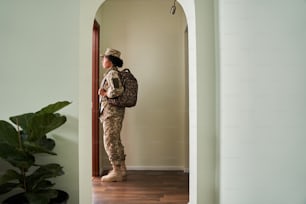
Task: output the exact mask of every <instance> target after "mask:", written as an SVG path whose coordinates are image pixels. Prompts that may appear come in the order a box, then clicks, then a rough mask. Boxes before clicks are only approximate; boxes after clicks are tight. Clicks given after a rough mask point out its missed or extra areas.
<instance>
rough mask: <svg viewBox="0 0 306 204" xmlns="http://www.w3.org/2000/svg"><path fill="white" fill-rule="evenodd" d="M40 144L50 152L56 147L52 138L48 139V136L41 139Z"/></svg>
mask: <svg viewBox="0 0 306 204" xmlns="http://www.w3.org/2000/svg"><path fill="white" fill-rule="evenodd" d="M38 144H39V145H40V146H41V147H43V148H45V149H47V150H49V151H52V150H53V149H54V147H55V141H54V140H53V139H51V138H47V136H46V135H44V136H43V137H42V138H41V140H40V141H39V142H38Z"/></svg>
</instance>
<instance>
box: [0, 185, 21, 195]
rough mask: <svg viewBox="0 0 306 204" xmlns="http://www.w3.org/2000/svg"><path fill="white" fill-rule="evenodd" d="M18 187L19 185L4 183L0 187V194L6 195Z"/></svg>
mask: <svg viewBox="0 0 306 204" xmlns="http://www.w3.org/2000/svg"><path fill="white" fill-rule="evenodd" d="M19 185H20V184H19V183H4V184H2V185H0V194H5V193H8V192H10V191H11V190H13V189H14V188H16V187H18V186H19Z"/></svg>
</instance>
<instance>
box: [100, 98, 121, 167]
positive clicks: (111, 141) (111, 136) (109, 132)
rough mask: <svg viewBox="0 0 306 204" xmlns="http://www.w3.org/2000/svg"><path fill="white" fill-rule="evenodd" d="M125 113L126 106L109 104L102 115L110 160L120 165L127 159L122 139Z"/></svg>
mask: <svg viewBox="0 0 306 204" xmlns="http://www.w3.org/2000/svg"><path fill="white" fill-rule="evenodd" d="M124 113H125V108H121V107H117V106H113V105H110V104H107V105H106V106H105V107H104V109H103V112H102V115H101V116H100V121H101V123H102V125H103V140H104V148H105V151H106V153H107V155H108V159H109V161H110V162H111V163H112V164H114V165H119V164H120V163H121V161H124V160H125V154H124V146H123V145H122V143H121V139H120V132H121V129H122V122H123V118H124Z"/></svg>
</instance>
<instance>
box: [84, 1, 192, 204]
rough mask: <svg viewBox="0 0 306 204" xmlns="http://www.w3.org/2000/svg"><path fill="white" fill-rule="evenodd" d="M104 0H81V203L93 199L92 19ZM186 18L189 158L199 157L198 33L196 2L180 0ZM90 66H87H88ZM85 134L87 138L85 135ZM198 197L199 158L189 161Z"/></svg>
mask: <svg viewBox="0 0 306 204" xmlns="http://www.w3.org/2000/svg"><path fill="white" fill-rule="evenodd" d="M103 2H104V0H100V1H97V2H92V3H88V1H81V4H80V6H81V12H80V28H81V31H80V39H81V41H80V56H81V57H80V67H81V69H80V82H81V84H80V87H79V91H80V97H79V99H80V100H79V103H80V104H79V107H80V108H79V115H80V117H79V118H80V121H79V124H80V126H79V135H80V138H79V144H80V146H79V159H80V164H79V167H80V168H79V174H80V179H79V182H80V184H79V185H80V203H90V202H91V183H90V178H91V159H90V158H91V157H92V156H91V138H90V135H91V120H90V118H91V109H90V108H86V107H91V91H90V90H91V79H90V77H91V69H88V67H90V65H91V43H92V41H91V39H92V32H91V31H92V22H93V20H94V16H95V13H96V11H97V10H98V8H99V7H100V5H101V4H102V3H103ZM180 3H181V5H182V7H183V9H184V11H185V14H186V18H187V23H188V32H189V35H188V36H189V73H188V74H189V99H190V100H189V127H190V129H189V136H190V138H189V145H190V146H191V147H192V148H191V149H190V157H191V158H197V92H196V90H197V75H196V32H195V25H196V23H195V22H196V21H195V5H194V1H189V0H181V1H180ZM86 67H87V69H85V68H86ZM85 135H86V137H85ZM196 200H197V160H196V159H193V160H190V203H196Z"/></svg>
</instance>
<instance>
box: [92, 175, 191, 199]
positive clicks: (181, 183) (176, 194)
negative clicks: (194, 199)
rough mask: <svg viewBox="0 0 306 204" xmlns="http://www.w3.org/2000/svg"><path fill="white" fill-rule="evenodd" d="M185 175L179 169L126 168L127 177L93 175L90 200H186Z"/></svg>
mask: <svg viewBox="0 0 306 204" xmlns="http://www.w3.org/2000/svg"><path fill="white" fill-rule="evenodd" d="M188 184H189V175H188V174H186V173H183V172H181V171H128V177H127V181H124V182H113V183H105V182H101V181H100V178H98V177H96V178H93V181H92V185H93V204H158V203H159V204H161V203H163V204H186V203H188V200H189V185H188Z"/></svg>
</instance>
